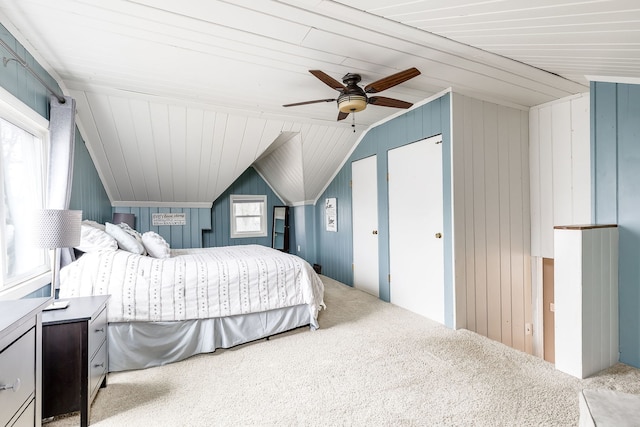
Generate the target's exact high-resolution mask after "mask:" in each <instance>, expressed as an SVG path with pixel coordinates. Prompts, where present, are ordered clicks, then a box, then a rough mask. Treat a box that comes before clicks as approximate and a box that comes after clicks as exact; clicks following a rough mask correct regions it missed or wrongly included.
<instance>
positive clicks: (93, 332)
mask: <svg viewBox="0 0 640 427" xmlns="http://www.w3.org/2000/svg"><path fill="white" fill-rule="evenodd" d="M88 333H89V358H91V357H93V355H94V354H96V351H98V349H99V348H100V346H101V345H102V343H103V342H104V341H105V340H106V339H107V309H106V307H105V309H104V310H102V311H101V312H100V314H98V316H96V317H95V318H94V319H93V320H92V322H91V323H90V324H89V331H88Z"/></svg>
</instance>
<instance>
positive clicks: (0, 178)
mask: <svg viewBox="0 0 640 427" xmlns="http://www.w3.org/2000/svg"><path fill="white" fill-rule="evenodd" d="M0 117H1V118H2V119H4V120H5V121H7V122H9V123H11V124H13V125H14V126H16V127H19V128H21V129H23V130H24V131H25V132H27V133H30V134H32V135H34V136H35V137H37V138H39V139H40V147H39V151H40V153H41V159H40V160H41V164H40V174H41V175H40V179H39V180H38V182H39V184H40V190H41V191H40V194H39V199H40V200H39V203H38V204H39V206H40V207H44V206H45V199H46V188H47V187H46V182H47V167H48V159H49V121H48V120H47V119H45V118H44V117H42V116H41V115H40V114H38V113H37V112H36V111H34V110H33V109H31V108H30V107H29V106H27V105H26V104H24V103H23V102H22V101H21V100H19V99H18V98H16V97H15V96H14V95H12V94H11V93H9V92H8V91H7V90H6V89H3V88H0ZM4 179H5V177H4V170H3V169H2V168H1V167H0V197H2V198H3V200H4ZM25 214H29V213H27V212H25ZM5 215H6V212H5V210H4V203H3V204H2V208H1V209H0V251H2V252H1V254H2V255H1V256H2V257H5V256H6V251H7V244H8V242H7V241H6V240H5V237H6V235H7V231H6V230H5V229H4V226H5ZM33 250H34V251H40V253H39V254H38V255H37V256H39V257H40V259H41V260H42V262H41V263H40V264H39V265H37V266H35V267H34V268H31V269H30V270H28V271H27V272H25V274H22V275H17V276H15V277H13V278H11V280H7V279H6V277H5V271H4V266H0V299H16V298H22V297H24V296H25V295H28V294H30V293H32V292H34V291H36V290H38V289H40V288H42V287H43V286H46V285H47V284H49V283H51V258H50V252H49V251H48V250H47V249H42V248H37V247H35V246H34V248H33Z"/></svg>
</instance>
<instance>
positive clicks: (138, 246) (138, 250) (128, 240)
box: [105, 222, 144, 255]
mask: <svg viewBox="0 0 640 427" xmlns="http://www.w3.org/2000/svg"><path fill="white" fill-rule="evenodd" d="M105 230H106V232H107V234H109V235H110V236H112V237H113V238H114V239H116V241H117V242H118V247H119V248H120V249H124V250H125V251H128V252H131V253H134V254H138V255H142V254H144V246H142V243H140V242H138V239H136V238H135V237H133V236H132V235H131V234H129V233H127V232H126V231H125V230H123V229H122V228H120V227H119V226H117V225H114V224H111V223H110V222H107V223H106V224H105Z"/></svg>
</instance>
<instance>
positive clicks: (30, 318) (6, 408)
mask: <svg viewBox="0 0 640 427" xmlns="http://www.w3.org/2000/svg"><path fill="white" fill-rule="evenodd" d="M50 301H51V299H50V298H33V299H22V300H13V301H0V426H15V427H22V426H40V425H41V416H40V411H41V409H40V408H41V397H40V394H41V378H42V314H41V313H42V309H43V308H44V307H46V306H47V305H48V304H49V303H50Z"/></svg>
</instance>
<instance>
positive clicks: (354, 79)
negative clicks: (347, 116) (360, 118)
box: [337, 73, 368, 113]
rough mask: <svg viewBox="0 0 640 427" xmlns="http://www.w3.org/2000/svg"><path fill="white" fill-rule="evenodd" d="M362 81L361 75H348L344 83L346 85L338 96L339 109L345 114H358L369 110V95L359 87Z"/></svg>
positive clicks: (343, 79) (344, 78)
mask: <svg viewBox="0 0 640 427" xmlns="http://www.w3.org/2000/svg"><path fill="white" fill-rule="evenodd" d="M360 80H361V78H360V75H359V74H352V73H348V74H346V75H345V76H344V77H343V78H342V81H343V83H344V84H345V85H346V86H345V88H344V89H343V90H342V91H341V92H342V93H341V94H340V96H338V99H337V101H338V109H339V110H340V111H341V112H343V113H357V112H358V111H362V110H364V109H365V108H367V102H368V99H367V95H366V93H365V92H364V90H362V88H361V87H360V86H358V82H359V81H360Z"/></svg>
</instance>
